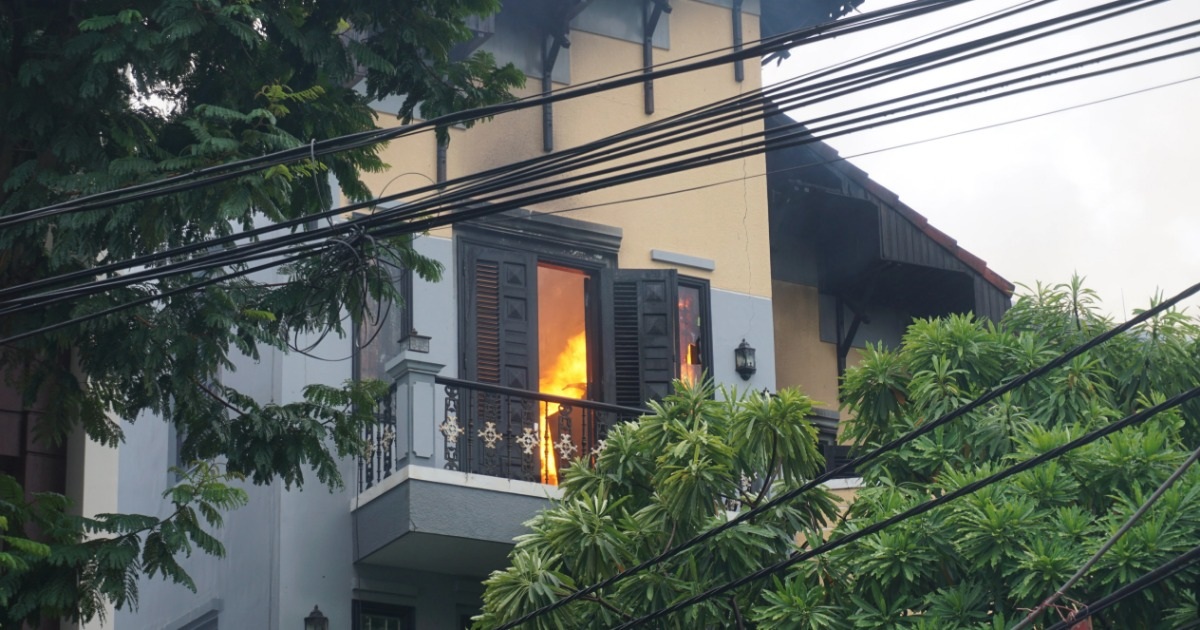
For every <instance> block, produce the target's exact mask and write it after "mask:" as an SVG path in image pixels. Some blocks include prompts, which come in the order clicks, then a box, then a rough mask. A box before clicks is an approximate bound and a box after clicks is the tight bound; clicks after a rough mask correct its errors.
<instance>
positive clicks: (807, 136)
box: [30, 27, 1196, 301]
mask: <svg viewBox="0 0 1200 630" xmlns="http://www.w3.org/2000/svg"><path fill="white" fill-rule="evenodd" d="M1175 28H1176V27H1171V28H1170V29H1164V31H1165V30H1175ZM1148 35H1149V34H1148ZM1148 35H1147V36H1148ZM1195 36H1196V34H1191V35H1184V36H1180V37H1179V38H1175V39H1173V40H1167V41H1165V42H1158V43H1155V44H1150V45H1147V46H1143V47H1140V48H1137V49H1134V50H1132V51H1125V52H1122V53H1114V54H1112V55H1108V56H1105V57H1102V58H1100V59H1094V60H1088V61H1086V62H1084V63H1082V64H1073V65H1071V66H1067V67H1060V68H1054V69H1051V70H1048V71H1045V72H1042V73H1037V74H1034V75H1030V76H1027V77H1022V78H1021V79H1019V80H1026V81H1027V80H1030V79H1031V78H1039V77H1043V76H1048V75H1049V74H1054V73H1059V72H1063V71H1064V70H1067V69H1072V68H1077V67H1080V66H1081V65H1086V64H1091V63H1096V62H1098V61H1102V60H1108V59H1113V58H1116V57H1119V56H1124V55H1128V54H1132V53H1134V52H1139V51H1142V50H1146V49H1149V48H1152V47H1158V46H1162V45H1167V44H1170V43H1174V42H1177V41H1180V40H1181V39H1187V38H1191V37H1195ZM1142 37H1144V36H1138V37H1135V38H1128V39H1127V40H1122V41H1121V42H1117V43H1115V44H1106V45H1103V46H1099V47H1094V49H1089V51H1084V52H1090V51H1092V50H1095V49H1101V48H1106V47H1111V46H1113V45H1118V44H1123V43H1126V42H1127V41H1129V40H1134V39H1139V38H1142ZM1193 52H1195V49H1192V50H1188V51H1183V52H1182V53H1175V54H1172V55H1165V56H1163V57H1158V58H1153V59H1150V60H1145V61H1141V62H1135V63H1133V64H1126V65H1124V66H1119V67H1116V68H1110V69H1105V70H1101V71H1097V72H1094V73H1089V74H1087V75H1080V76H1077V77H1068V78H1066V79H1061V80H1058V81H1057V82H1052V83H1062V82H1066V81H1074V80H1079V79H1082V78H1090V77H1092V76H1097V75H1099V74H1107V73H1110V72H1114V71H1119V70H1123V69H1128V68H1130V67H1137V66H1139V65H1144V64H1146V63H1152V62H1157V61H1160V60H1162V59H1165V58H1172V57H1175V56H1179V55H1182V54H1190V53H1193ZM1078 54H1080V53H1072V54H1069V55H1065V56H1064V57H1071V56H1078ZM1029 65H1039V64H1027V66H1029ZM1027 66H1023V67H1027ZM1011 83H1012V82H1011V81H1010V82H1002V83H998V84H991V85H988V86H984V87H982V88H978V89H976V90H970V91H967V92H963V93H959V94H955V95H951V97H949V98H961V97H962V96H964V95H966V94H972V93H979V92H985V91H991V90H994V89H996V88H997V87H1003V86H1004V85H1009V84H1011ZM1045 85H1046V84H1041V85H1037V86H1030V87H1028V88H1023V89H1018V90H1013V91H1010V92H1007V93H1001V94H994V95H991V96H988V97H985V98H982V99H976V100H973V101H970V102H966V103H961V104H957V105H951V106H948V107H942V108H939V109H936V110H932V111H928V112H923V113H920V114H919V115H922V116H923V115H929V114H932V113H938V112H940V111H946V110H947V109H953V108H956V107H960V106H964V105H970V104H975V103H978V102H982V101H986V100H992V99H994V98H999V97H1002V96H1007V95H1011V94H1013V93H1020V92H1022V91H1028V90H1029V89H1037V88H1040V87H1044V86H1045ZM934 91H937V90H934ZM940 100H945V99H935V100H933V101H928V102H926V103H919V104H916V105H910V106H907V107H903V108H895V109H893V110H890V111H888V112H882V113H880V114H876V115H874V116H879V115H894V114H895V113H896V112H902V111H905V110H911V109H915V108H919V107H923V106H927V105H928V104H930V103H934V102H938V101H940ZM870 118H871V117H870V116H864V117H860V118H858V119H852V120H851V121H847V122H840V123H837V124H836V125H832V126H828V127H825V128H819V129H817V130H809V129H805V130H804V131H800V132H797V133H796V134H791V135H792V136H800V137H802V138H803V139H804V141H805V142H812V141H815V139H814V138H812V135H813V133H823V137H825V138H829V137H833V136H836V135H842V134H843V133H849V132H855V131H860V130H862V129H864V128H870V127H873V126H875V125H870V126H864V127H860V128H853V129H849V130H842V131H840V132H835V131H834V130H835V129H836V127H838V126H845V125H846V124H849V123H856V122H866V121H868V120H870ZM910 118H911V116H908V117H904V118H901V119H898V120H896V121H894V122H899V121H900V120H907V119H910ZM796 126H797V127H800V126H801V125H800V124H799V123H798V124H797V125H796ZM826 131H828V133H825V132H826ZM788 137H789V136H783V138H784V139H786V138H788ZM723 144H725V143H724V142H720V143H713V144H710V145H705V147H703V148H709V147H720V146H722V145H723ZM762 148H763V144H762V143H758V144H756V145H755V146H754V147H753V148H752V151H749V152H745V151H744V152H743V153H741V154H735V155H733V156H732V159H736V158H741V157H746V156H748V155H753V154H756V153H759V152H761V150H762ZM685 153H687V152H676V153H674V154H670V155H668V156H665V157H677V156H680V155H683V154H685ZM709 157H711V156H702V158H701V159H704V160H708V158H709ZM657 159H663V158H662V157H660V158H657ZM727 159H731V156H730V155H728V154H727V155H725V158H724V159H721V160H717V161H726V160H727ZM653 161H654V159H650V160H642V161H639V162H634V163H632V164H626V165H622V166H619V167H614V168H610V169H607V170H602V171H599V172H593V173H588V174H586V175H583V176H580V177H582V178H587V177H593V178H594V177H596V176H597V175H601V174H605V173H608V172H613V171H619V170H626V169H629V168H631V167H634V166H640V165H643V164H649V163H652V162H653ZM708 161H709V163H712V162H713V160H708ZM692 164H697V165H700V164H698V163H696V162H695V160H693V161H692ZM685 167H687V166H686V165H685ZM641 176H642V175H639V177H641ZM561 183H562V182H561V181H560V182H557V184H561ZM602 185H612V183H604V184H602ZM591 189H594V188H591ZM533 190H537V187H534V188H528V189H525V190H519V191H516V193H521V192H528V191H533ZM516 193H509V194H516ZM572 194H574V193H572ZM561 196H563V195H561V194H556V195H555V197H561ZM364 203H368V202H364ZM349 209H352V207H351V208H341V209H339V212H345V211H347V210H349ZM380 216H381V215H375V217H373V218H376V217H380ZM410 216H412V215H410ZM338 229H343V228H338ZM317 236H323V235H317ZM297 238H310V237H304V236H300V237H294V238H293V240H296V239H297ZM255 247H257V248H260V249H261V248H263V247H265V245H264V244H263V242H260V243H258V244H256V246H255ZM222 255H227V254H222ZM190 264H192V265H195V264H199V263H194V262H193V263H190ZM91 272H92V273H96V270H91ZM121 281H122V280H120V279H116V280H112V281H111V282H121ZM123 281H124V282H127V283H128V282H133V281H134V279H132V278H129V279H125V280H123ZM46 297H47V296H46V295H45V294H39V295H37V296H32V297H31V298H30V299H34V300H35V301H43V300H44V299H45V298H46Z"/></svg>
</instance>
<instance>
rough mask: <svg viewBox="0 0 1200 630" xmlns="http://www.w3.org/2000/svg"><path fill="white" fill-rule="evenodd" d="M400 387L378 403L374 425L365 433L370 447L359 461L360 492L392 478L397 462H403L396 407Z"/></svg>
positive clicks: (389, 392) (392, 388)
mask: <svg viewBox="0 0 1200 630" xmlns="http://www.w3.org/2000/svg"><path fill="white" fill-rule="evenodd" d="M398 386H399V384H398V383H395V382H393V383H392V386H391V387H390V388H388V393H387V395H385V396H384V397H383V398H380V399H379V400H378V401H376V402H375V423H374V424H373V425H371V426H369V427H367V428H366V431H365V432H364V435H363V439H364V440H365V441H366V443H367V448H366V452H365V453H363V456H362V457H361V458H359V460H358V490H359V492H361V491H363V490H366V489H367V488H370V487H371V486H373V485H375V484H377V483H379V482H380V481H383V480H384V479H386V478H388V477H390V476H391V475H392V471H393V470H395V468H396V462H397V460H399V459H400V453H399V452H398V450H397V439H396V437H397V436H396V429H397V427H398V426H399V425H398V424H397V422H396V420H397V419H396V412H395V409H394V408H393V401H395V400H396V388H397V387H398Z"/></svg>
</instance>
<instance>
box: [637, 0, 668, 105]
mask: <svg viewBox="0 0 1200 630" xmlns="http://www.w3.org/2000/svg"><path fill="white" fill-rule="evenodd" d="M644 3H645V4H644V7H645V8H644V10H643V11H642V17H643V20H642V73H643V74H649V73H650V71H651V70H653V69H654V31H656V30H658V20H659V18H661V17H662V16H663V14H664V13H670V12H671V3H670V0H644ZM642 85H643V88H644V95H645V101H646V114H653V113H654V79H646V81H645V83H643V84H642Z"/></svg>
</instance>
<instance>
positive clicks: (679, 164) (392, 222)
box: [0, 48, 1200, 343]
mask: <svg viewBox="0 0 1200 630" xmlns="http://www.w3.org/2000/svg"><path fill="white" fill-rule="evenodd" d="M1198 51H1200V48H1194V49H1188V50H1185V51H1181V52H1176V53H1171V54H1168V55H1163V56H1160V57H1155V58H1151V59H1147V60H1141V61H1138V62H1133V63H1130V64H1125V65H1122V66H1117V67H1114V68H1108V69H1104V70H1098V71H1094V72H1090V73H1085V74H1080V75H1075V76H1071V77H1066V78H1062V79H1057V80H1054V81H1049V82H1046V83H1043V84H1039V85H1035V86H1029V87H1024V88H1015V89H1013V90H1010V91H1008V92H1002V93H996V94H988V95H985V96H982V97H979V98H976V99H973V100H970V101H965V102H957V103H951V104H949V105H944V106H940V107H937V108H934V109H928V110H925V111H919V112H916V113H911V114H907V115H904V116H900V117H897V118H892V119H890V120H885V121H881V122H875V123H870V124H864V125H863V126H861V127H859V128H855V129H853V130H841V131H835V132H831V133H828V134H825V135H824V136H823V137H825V138H829V137H832V136H837V135H844V134H845V133H849V132H850V131H857V130H862V129H868V128H874V127H877V126H881V125H882V124H892V123H895V122H899V121H903V120H910V119H913V118H917V117H921V116H928V115H931V114H934V113H939V112H942V111H948V110H951V109H956V108H958V107H963V106H966V105H969V104H974V103H978V102H984V101H988V100H994V99H996V98H1001V97H1003V96H1007V95H1011V94H1015V93H1022V92H1026V91H1029V90H1031V89H1037V88H1039V87H1044V86H1046V85H1058V84H1063V83H1067V82H1071V81H1077V80H1082V79H1085V78H1090V77H1092V76H1098V75H1101V74H1108V73H1111V72H1115V71H1120V70H1123V69H1127V68H1131V67H1139V66H1142V65H1146V64H1149V63H1155V62H1157V61H1159V60H1162V59H1168V58H1175V57H1178V56H1182V55H1184V54H1192V53H1195V52H1198ZM1042 74H1044V73H1042ZM982 89H985V90H986V89H991V88H990V87H989V88H982ZM976 91H978V90H972V92H976ZM943 100H944V99H943ZM905 109H911V107H907V108H905ZM865 118H867V117H860V120H862V119H865ZM797 125H798V124H797ZM815 141H817V138H815V137H813V136H812V133H811V132H809V131H807V130H805V131H802V132H795V133H791V134H784V135H782V136H780V137H779V138H776V139H772V140H770V141H769V142H768V141H765V140H764V141H760V142H755V143H749V144H747V146H746V147H744V148H742V149H739V150H736V151H720V152H710V153H708V154H704V155H701V156H698V157H691V158H687V159H682V160H678V161H676V162H674V163H670V164H667V165H662V166H657V167H654V168H648V169H645V170H642V171H637V172H633V173H626V174H623V175H617V176H613V177H610V178H608V179H604V180H599V181H590V182H584V183H582V184H577V185H575V186H569V187H565V188H558V189H555V190H552V191H550V192H548V193H547V192H543V193H540V194H538V195H535V196H534V197H532V198H530V197H517V198H514V199H510V200H508V201H506V202H503V203H498V204H494V205H490V206H483V207H475V208H465V209H462V210H456V211H450V212H446V211H438V210H427V209H425V210H420V211H417V212H415V213H410V216H407V217H404V222H403V223H401V224H399V225H396V223H397V217H396V216H395V215H397V214H404V212H403V210H404V209H403V208H402V209H399V210H393V211H385V212H382V213H379V214H377V215H373V216H369V217H365V218H362V219H358V220H356V221H353V222H347V223H344V224H342V225H339V226H336V227H333V228H322V229H319V230H314V231H313V232H314V233H319V232H322V231H334V230H338V231H346V230H349V229H356V228H358V227H360V226H359V225H356V224H362V226H363V227H365V228H367V231H366V232H365V233H366V234H367V235H369V236H372V237H377V238H381V237H389V236H396V235H400V234H412V233H416V232H420V231H425V230H429V229H433V228H436V227H442V226H446V225H451V224H453V223H456V222H459V221H463V220H468V219H476V218H481V217H483V216H487V215H489V214H496V213H498V212H501V211H504V210H508V209H513V208H517V207H521V206H523V205H526V204H529V203H538V202H542V201H547V200H552V199H558V198H562V197H566V196H571V195H575V194H579V193H582V192H588V191H591V190H596V189H599V188H603V187H608V186H613V185H616V184H620V183H627V182H630V181H637V180H640V179H645V178H646V177H650V176H659V175H664V174H669V173H673V172H678V171H681V170H687V169H690V168H698V167H700V166H706V165H710V164H715V163H719V162H725V161H729V160H734V159H741V158H743V157H747V156H751V155H757V154H759V153H762V152H765V151H766V150H768V149H769V148H773V149H777V148H786V147H789V146H797V145H800V144H807V143H811V142H815ZM635 164H636V163H635ZM609 170H612V169H609ZM594 175H595V174H588V175H587V176H584V177H585V178H586V177H588V176H594ZM360 205H366V204H360ZM352 207H353V206H351V207H350V208H343V209H342V210H343V211H344V210H348V209H351V208H352ZM371 228H374V229H371ZM285 238H291V239H292V240H299V241H303V240H309V239H311V236H309V235H307V234H305V233H300V234H295V235H292V236H290V237H285ZM329 242H330V243H340V241H339V240H338V239H330V241H329ZM321 246H322V245H313V244H302V245H300V246H298V247H297V248H296V249H293V250H289V251H288V252H285V253H287V254H292V253H293V252H295V251H299V250H311V249H314V248H317V247H321ZM243 249H249V250H252V251H253V250H257V252H256V253H254V254H253V255H247V254H245V252H240V253H238V252H235V253H233V254H226V253H221V254H217V255H215V257H216V258H218V259H221V264H234V262H236V263H238V264H240V263H245V262H248V261H250V260H257V259H261V258H264V257H269V256H278V255H281V254H280V252H278V251H276V250H277V248H272V245H271V244H270V243H266V242H258V243H253V244H251V245H247V246H244V247H243ZM238 255H240V258H238V259H236V260H231V259H230V257H232V256H238ZM211 258H212V257H207V259H206V257H197V258H196V259H193V260H192V261H189V262H187V263H182V264H180V265H176V266H174V267H172V268H170V269H168V267H171V266H170V265H167V266H164V267H163V268H158V269H154V270H150V271H147V272H142V273H136V274H128V275H127V276H123V277H117V278H110V279H107V280H103V281H97V282H96V283H94V284H95V285H104V286H106V287H109V286H113V285H118V284H132V283H134V282H141V281H145V279H146V278H148V277H165V276H169V275H175V274H179V273H185V272H187V273H195V272H196V271H200V270H203V269H204V268H211V267H212V266H213V265H214V264H215V263H213V262H212V260H211ZM205 265H207V267H205ZM93 289H95V287H93ZM96 290H98V289H96ZM77 297H79V296H78V295H75V296H71V295H67V296H64V295H61V294H60V295H58V296H56V297H55V298H53V299H54V300H57V301H63V300H66V299H74V298H77ZM38 299H39V300H40V302H41V303H39V302H38V301H34V302H33V303H29V302H27V303H25V304H23V305H18V306H14V307H10V308H8V309H6V310H4V311H0V313H5V314H7V313H11V312H14V311H17V310H27V309H29V308H34V307H37V306H43V305H45V303H48V302H50V301H51V300H50V299H49V298H47V297H46V296H40V297H39V298H38ZM139 303H142V302H141V301H140V300H139ZM107 312H111V309H109V310H106V313H107ZM94 318H95V315H94V314H93V315H89V316H88V319H94ZM78 321H79V319H78V318H75V319H70V320H66V321H63V322H59V323H56V324H51V325H48V326H43V327H40V328H38V329H36V330H34V331H27V332H23V333H18V334H16V335H12V336H9V337H8V338H6V339H3V340H0V343H11V342H14V341H18V340H21V339H25V338H28V337H31V336H33V335H34V334H41V333H44V332H49V331H51V330H55V329H58V328H62V327H64V326H68V325H72V324H74V323H78Z"/></svg>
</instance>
